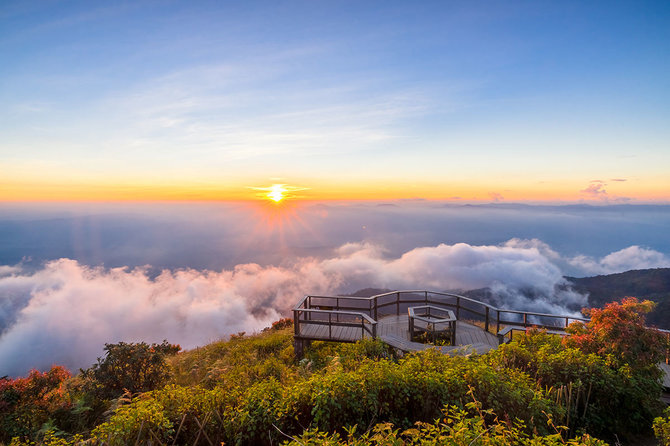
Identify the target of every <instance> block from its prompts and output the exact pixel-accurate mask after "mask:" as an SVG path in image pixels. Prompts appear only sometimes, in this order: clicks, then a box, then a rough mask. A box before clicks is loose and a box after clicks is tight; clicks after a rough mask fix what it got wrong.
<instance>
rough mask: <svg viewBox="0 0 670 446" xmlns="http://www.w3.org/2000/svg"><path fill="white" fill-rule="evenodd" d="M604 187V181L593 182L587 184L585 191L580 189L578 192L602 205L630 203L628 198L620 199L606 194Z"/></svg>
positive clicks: (617, 180)
mask: <svg viewBox="0 0 670 446" xmlns="http://www.w3.org/2000/svg"><path fill="white" fill-rule="evenodd" d="M610 181H615V182H624V181H626V180H624V179H612V180H610ZM605 187H607V183H606V182H605V181H602V180H593V181H591V182H590V183H589V185H588V186H587V187H586V188H585V189H582V190H580V191H579V192H580V193H581V194H583V195H586V196H587V197H589V198H590V199H593V200H598V201H602V202H604V203H609V202H614V203H626V202H629V201H631V199H630V198H628V197H621V196H616V195H610V194H608V193H607V189H605Z"/></svg>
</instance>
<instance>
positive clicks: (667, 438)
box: [654, 407, 670, 446]
mask: <svg viewBox="0 0 670 446" xmlns="http://www.w3.org/2000/svg"><path fill="white" fill-rule="evenodd" d="M654 433H655V434H656V438H658V441H659V443H660V444H661V446H670V407H668V408H666V409H665V416H664V417H658V418H656V419H655V420H654Z"/></svg>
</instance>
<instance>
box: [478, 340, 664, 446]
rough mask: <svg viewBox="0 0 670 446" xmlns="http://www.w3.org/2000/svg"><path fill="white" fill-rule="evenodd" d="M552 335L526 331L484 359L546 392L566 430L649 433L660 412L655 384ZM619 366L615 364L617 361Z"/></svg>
mask: <svg viewBox="0 0 670 446" xmlns="http://www.w3.org/2000/svg"><path fill="white" fill-rule="evenodd" d="M565 344H568V345H570V344H571V343H570V342H565V343H564V342H562V341H561V340H560V338H558V337H557V336H552V335H547V334H546V333H542V332H538V331H531V332H528V333H527V334H526V335H525V336H518V337H515V340H514V341H513V342H511V343H509V344H505V345H502V346H500V347H499V348H498V349H497V350H495V351H492V352H490V353H489V355H487V356H488V357H489V360H490V361H491V363H492V364H496V365H497V366H499V367H501V368H503V369H517V370H520V371H522V372H524V373H526V374H528V375H529V376H532V377H534V379H535V381H536V382H537V385H538V386H540V387H543V388H546V389H548V391H549V392H550V394H551V395H552V399H553V400H554V401H555V402H556V403H557V404H558V406H559V409H557V410H555V411H554V412H553V414H554V416H555V417H556V418H557V419H560V420H561V422H562V423H564V424H566V425H567V426H568V427H569V428H570V431H571V432H575V431H579V430H586V431H587V432H590V433H592V434H595V435H598V436H603V437H612V438H613V437H614V435H615V434H618V435H619V436H622V435H624V436H625V435H627V434H634V433H639V432H645V431H648V430H649V428H650V426H651V421H652V420H653V418H654V416H656V415H657V414H658V413H659V412H658V411H659V407H660V403H659V396H660V387H659V384H658V382H657V381H656V380H654V379H650V378H648V377H645V376H640V375H639V374H635V373H633V371H632V369H631V368H630V367H629V366H628V365H627V364H623V365H621V366H620V367H618V368H617V367H615V364H614V363H613V362H612V361H611V360H609V358H608V357H602V356H599V355H597V354H595V353H586V352H584V351H582V350H580V349H578V348H572V347H567V346H566V345H565ZM617 364H618V362H617Z"/></svg>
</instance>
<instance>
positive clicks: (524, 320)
mask: <svg viewBox="0 0 670 446" xmlns="http://www.w3.org/2000/svg"><path fill="white" fill-rule="evenodd" d="M526 327H528V313H524V314H523V328H526Z"/></svg>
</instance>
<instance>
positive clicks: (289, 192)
mask: <svg viewBox="0 0 670 446" xmlns="http://www.w3.org/2000/svg"><path fill="white" fill-rule="evenodd" d="M249 188H250V189H253V190H257V191H259V192H258V193H257V194H256V197H258V198H260V199H263V200H269V201H272V202H274V203H281V202H284V201H286V200H289V199H293V198H300V197H298V196H297V195H296V194H295V192H298V191H301V190H307V189H308V188H305V187H297V186H289V185H288V184H282V183H275V184H273V185H271V186H267V187H249Z"/></svg>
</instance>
